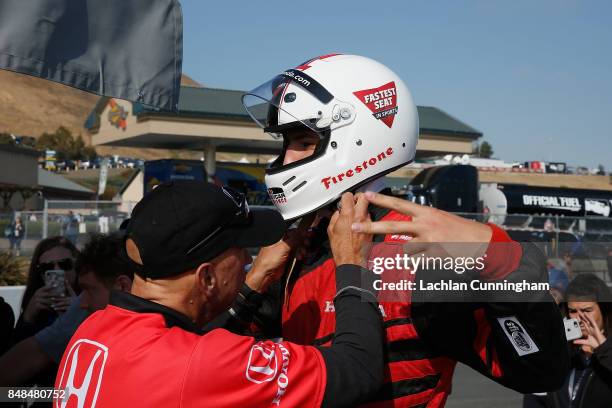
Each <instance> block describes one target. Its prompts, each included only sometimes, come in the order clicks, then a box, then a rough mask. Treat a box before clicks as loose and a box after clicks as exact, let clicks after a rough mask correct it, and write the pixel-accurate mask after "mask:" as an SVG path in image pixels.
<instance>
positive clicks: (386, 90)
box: [353, 81, 397, 128]
mask: <svg viewBox="0 0 612 408" xmlns="http://www.w3.org/2000/svg"><path fill="white" fill-rule="evenodd" d="M353 95H355V96H356V97H357V98H359V100H360V101H361V102H363V103H364V104H365V106H367V107H368V109H370V110H371V111H372V116H374V117H375V118H376V119H378V120H380V121H381V122H383V123H384V124H385V125H387V126H389V128H391V127H392V126H393V119H394V118H395V115H396V114H397V92H396V90H395V81H391V82H388V83H386V84H384V85H382V86H379V87H378V88H372V89H364V90H363V91H355V92H353Z"/></svg>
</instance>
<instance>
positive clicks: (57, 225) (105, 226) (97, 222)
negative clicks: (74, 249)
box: [0, 200, 136, 255]
mask: <svg viewBox="0 0 612 408" xmlns="http://www.w3.org/2000/svg"><path fill="white" fill-rule="evenodd" d="M135 205H136V202H116V201H59V200H49V201H45V205H44V209H43V211H21V212H16V213H13V214H10V213H8V214H6V213H5V214H0V231H3V233H4V234H3V236H4V238H5V239H3V240H0V250H8V249H9V247H10V240H9V234H10V225H11V224H12V223H13V221H14V220H15V218H16V217H19V218H20V219H21V222H22V224H23V226H24V231H23V236H22V239H21V242H20V244H21V245H20V247H21V251H20V252H21V254H22V255H31V253H32V252H33V250H34V248H35V247H36V245H37V244H38V242H39V241H40V240H42V239H44V238H47V237H53V236H64V237H66V238H68V239H70V240H71V241H72V242H74V243H75V244H77V245H81V244H82V243H83V242H84V241H85V240H86V239H87V235H88V234H90V233H104V234H108V233H112V232H115V231H117V230H118V229H119V226H120V225H121V223H122V222H123V221H124V220H125V219H127V218H129V217H130V214H131V212H132V209H133V208H134V206H135Z"/></svg>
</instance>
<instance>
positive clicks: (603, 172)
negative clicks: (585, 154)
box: [597, 164, 606, 176]
mask: <svg viewBox="0 0 612 408" xmlns="http://www.w3.org/2000/svg"><path fill="white" fill-rule="evenodd" d="M597 174H598V175H599V176H605V175H606V168H605V167H604V165H603V164H600V165H599V166H597Z"/></svg>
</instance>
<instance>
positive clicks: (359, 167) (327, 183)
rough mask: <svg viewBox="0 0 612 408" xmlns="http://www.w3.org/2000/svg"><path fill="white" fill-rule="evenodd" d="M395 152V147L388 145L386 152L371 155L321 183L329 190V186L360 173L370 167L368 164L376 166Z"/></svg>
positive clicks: (322, 180)
mask: <svg viewBox="0 0 612 408" xmlns="http://www.w3.org/2000/svg"><path fill="white" fill-rule="evenodd" d="M392 154H393V148H392V147H388V148H387V150H385V151H384V152H381V153H378V155H376V156H373V157H370V159H369V160H364V161H363V163H361V164H359V165H357V166H355V167H354V168H352V169H348V170H347V171H345V172H342V173H340V174H338V175H337V176H333V177H332V176H330V177H324V178H322V179H321V183H323V185H324V186H325V189H326V190H329V187H330V186H331V185H332V183H333V184H337V183H341V182H342V181H344V179H345V178H351V177H353V176H354V175H355V174H359V173H361V172H362V171H366V170H367V169H368V165H369V166H370V167H374V166H376V165H377V164H378V163H380V162H381V161H383V160H385V159H386V158H387V156H391V155H392Z"/></svg>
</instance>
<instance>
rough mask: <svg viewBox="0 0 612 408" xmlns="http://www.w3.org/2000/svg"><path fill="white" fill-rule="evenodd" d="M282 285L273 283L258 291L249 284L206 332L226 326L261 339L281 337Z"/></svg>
mask: <svg viewBox="0 0 612 408" xmlns="http://www.w3.org/2000/svg"><path fill="white" fill-rule="evenodd" d="M278 294H280V285H279V284H278V283H276V284H273V285H270V288H268V291H267V292H266V293H264V294H259V293H257V292H254V291H253V290H251V288H249V287H248V286H247V285H246V283H245V284H244V285H243V286H242V289H241V290H240V293H239V294H238V296H236V299H235V300H234V303H233V304H232V306H231V307H230V308H229V309H228V310H226V311H225V312H223V313H221V314H220V315H219V316H217V317H216V318H215V319H214V320H212V321H211V322H210V323H208V324H207V325H206V327H205V328H204V331H210V330H213V329H219V328H222V329H226V330H229V331H231V332H232V333H235V334H243V335H255V336H256V337H261V338H277V337H281V323H280V322H281V318H280V310H281V309H280V298H279V295H278Z"/></svg>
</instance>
